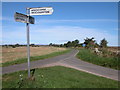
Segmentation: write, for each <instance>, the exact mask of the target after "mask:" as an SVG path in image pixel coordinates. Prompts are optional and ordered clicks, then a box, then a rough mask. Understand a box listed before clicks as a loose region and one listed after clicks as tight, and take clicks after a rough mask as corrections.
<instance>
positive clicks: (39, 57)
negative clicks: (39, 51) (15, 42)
mask: <svg viewBox="0 0 120 90" xmlns="http://www.w3.org/2000/svg"><path fill="white" fill-rule="evenodd" d="M69 51H70V49H68V50H64V51H59V52H53V53H50V54H47V55H42V56H31V57H30V61H36V60H42V59H46V58H50V57H54V56H58V55H61V54H65V53H67V52H69ZM26 62H27V58H20V59H17V60H15V61H8V62H5V63H2V66H3V67H4V66H9V65H14V64H21V63H26Z"/></svg>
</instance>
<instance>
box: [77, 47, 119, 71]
mask: <svg viewBox="0 0 120 90" xmlns="http://www.w3.org/2000/svg"><path fill="white" fill-rule="evenodd" d="M77 57H78V58H79V59H81V60H84V61H87V62H90V63H93V64H97V65H100V66H104V67H109V68H113V69H117V70H118V69H120V68H118V58H117V57H102V56H98V55H96V54H94V53H91V52H90V50H88V49H80V50H79V53H78V54H77Z"/></svg>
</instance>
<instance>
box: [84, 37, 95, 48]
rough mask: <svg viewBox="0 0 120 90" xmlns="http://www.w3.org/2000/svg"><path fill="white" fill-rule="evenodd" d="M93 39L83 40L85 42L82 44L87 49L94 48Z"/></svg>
mask: <svg viewBox="0 0 120 90" xmlns="http://www.w3.org/2000/svg"><path fill="white" fill-rule="evenodd" d="M93 39H94V37H92V38H86V39H84V40H85V42H84V44H85V45H86V47H87V48H92V47H94V46H95V40H93Z"/></svg>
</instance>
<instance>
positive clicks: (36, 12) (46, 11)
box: [30, 7, 53, 15]
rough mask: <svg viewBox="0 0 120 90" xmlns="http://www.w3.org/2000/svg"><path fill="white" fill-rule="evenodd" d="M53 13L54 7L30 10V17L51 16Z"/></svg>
mask: <svg viewBox="0 0 120 90" xmlns="http://www.w3.org/2000/svg"><path fill="white" fill-rule="evenodd" d="M52 13H53V8H52V7H40V8H30V15H51V14H52Z"/></svg>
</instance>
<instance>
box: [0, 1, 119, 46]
mask: <svg viewBox="0 0 120 90" xmlns="http://www.w3.org/2000/svg"><path fill="white" fill-rule="evenodd" d="M49 6H51V7H53V9H54V12H53V14H52V15H44V16H33V17H34V18H35V24H30V43H35V44H49V43H56V44H62V43H65V42H67V41H72V40H75V39H78V40H79V41H80V42H81V43H82V42H84V39H85V38H86V37H89V38H91V37H94V38H95V40H96V41H97V43H100V40H102V39H103V38H105V39H106V40H107V41H108V42H109V43H108V45H109V46H117V45H118V3H116V2H101V3H100V2H99V3H98V2H75V3H73V2H72V3H70V2H64V3H63V2H51V3H50V2H45V3H42V2H31V3H30V2H27V3H25V2H23V3H20V2H16V3H13V2H3V3H2V17H0V20H2V32H3V34H2V39H3V42H2V43H3V44H16V43H19V44H26V24H25V23H21V22H16V21H15V20H14V13H15V12H19V13H23V14H26V8H27V7H49Z"/></svg>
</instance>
